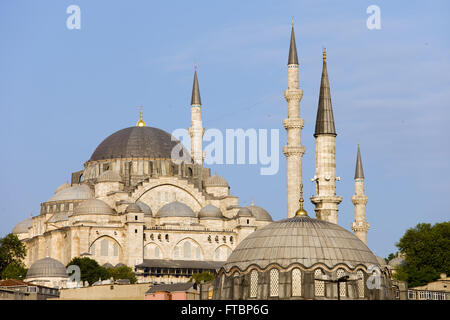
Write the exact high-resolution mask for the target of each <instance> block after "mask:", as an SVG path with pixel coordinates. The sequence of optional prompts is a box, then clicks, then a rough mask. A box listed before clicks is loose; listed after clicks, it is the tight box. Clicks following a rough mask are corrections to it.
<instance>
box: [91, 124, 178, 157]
mask: <svg viewBox="0 0 450 320" xmlns="http://www.w3.org/2000/svg"><path fill="white" fill-rule="evenodd" d="M172 139H174V140H173V141H172ZM178 142H179V141H178V140H176V139H175V138H173V137H172V135H171V134H169V133H167V132H165V131H164V130H161V129H158V128H152V127H129V128H125V129H122V130H119V131H117V132H115V133H113V134H112V135H110V136H109V137H107V138H106V139H105V140H103V142H102V143H100V144H99V146H98V147H97V149H95V151H94V153H93V154H92V156H91V159H90V160H89V161H97V160H103V159H117V158H150V159H171V153H172V149H173V148H174V147H175V146H176V145H177V143H178ZM183 150H184V152H186V151H185V149H184V148H183Z"/></svg>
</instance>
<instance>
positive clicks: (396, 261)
mask: <svg viewBox="0 0 450 320" xmlns="http://www.w3.org/2000/svg"><path fill="white" fill-rule="evenodd" d="M405 263H406V261H405V259H403V258H402V257H396V258H394V259H392V260H391V261H389V264H388V265H389V266H390V267H392V268H394V269H395V268H398V267H400V266H402V265H404V264H405Z"/></svg>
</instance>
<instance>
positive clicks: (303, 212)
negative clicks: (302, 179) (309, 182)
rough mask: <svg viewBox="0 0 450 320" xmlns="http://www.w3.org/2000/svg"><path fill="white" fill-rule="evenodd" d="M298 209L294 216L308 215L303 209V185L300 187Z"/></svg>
mask: <svg viewBox="0 0 450 320" xmlns="http://www.w3.org/2000/svg"><path fill="white" fill-rule="evenodd" d="M299 202H300V208H299V209H298V210H297V212H296V213H295V215H296V216H308V213H307V212H306V210H305V209H303V202H304V200H303V184H301V185H300V201H299Z"/></svg>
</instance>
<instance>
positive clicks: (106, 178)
mask: <svg viewBox="0 0 450 320" xmlns="http://www.w3.org/2000/svg"><path fill="white" fill-rule="evenodd" d="M119 181H122V177H121V176H120V174H119V173H118V172H116V171H113V170H107V171H105V172H103V173H102V174H101V175H99V176H98V178H97V182H119Z"/></svg>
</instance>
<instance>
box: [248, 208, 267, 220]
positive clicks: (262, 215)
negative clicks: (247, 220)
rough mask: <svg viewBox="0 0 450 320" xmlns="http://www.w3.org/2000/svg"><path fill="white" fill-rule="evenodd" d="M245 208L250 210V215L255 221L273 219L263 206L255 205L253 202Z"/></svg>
mask: <svg viewBox="0 0 450 320" xmlns="http://www.w3.org/2000/svg"><path fill="white" fill-rule="evenodd" d="M247 208H248V209H249V210H250V211H251V213H252V216H254V217H255V218H256V220H257V221H273V220H272V217H271V216H270V214H269V213H268V212H267V211H266V210H265V209H264V208H261V207H259V206H255V205H254V204H252V205H250V206H248V207H247Z"/></svg>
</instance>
